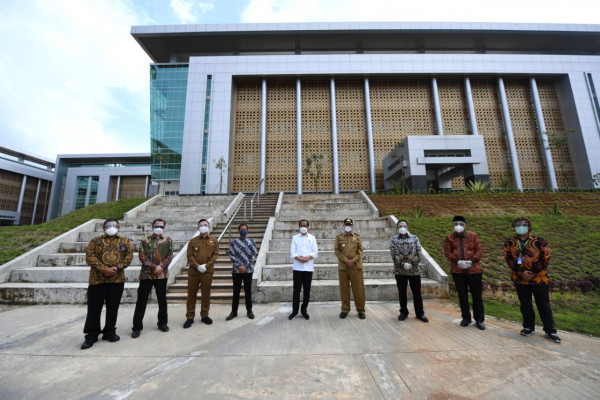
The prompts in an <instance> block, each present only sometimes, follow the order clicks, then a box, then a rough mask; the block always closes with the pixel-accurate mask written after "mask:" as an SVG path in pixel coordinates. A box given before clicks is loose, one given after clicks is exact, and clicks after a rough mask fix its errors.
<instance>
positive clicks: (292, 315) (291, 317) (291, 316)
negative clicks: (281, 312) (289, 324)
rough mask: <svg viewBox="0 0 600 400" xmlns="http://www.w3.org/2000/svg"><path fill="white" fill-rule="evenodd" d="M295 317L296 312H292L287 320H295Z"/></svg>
mask: <svg viewBox="0 0 600 400" xmlns="http://www.w3.org/2000/svg"><path fill="white" fill-rule="evenodd" d="M296 315H298V313H297V312H293V313H291V314H290V316H289V317H288V319H294V318H296Z"/></svg>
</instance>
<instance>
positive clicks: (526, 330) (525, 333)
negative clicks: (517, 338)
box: [520, 328, 535, 336]
mask: <svg viewBox="0 0 600 400" xmlns="http://www.w3.org/2000/svg"><path fill="white" fill-rule="evenodd" d="M533 332H535V329H531V328H523V329H521V332H520V333H521V336H531V335H533Z"/></svg>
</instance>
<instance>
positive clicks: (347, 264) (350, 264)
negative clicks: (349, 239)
mask: <svg viewBox="0 0 600 400" xmlns="http://www.w3.org/2000/svg"><path fill="white" fill-rule="evenodd" d="M346 267H348V268H352V267H354V260H346Z"/></svg>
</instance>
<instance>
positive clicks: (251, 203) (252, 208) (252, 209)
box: [244, 178, 265, 221]
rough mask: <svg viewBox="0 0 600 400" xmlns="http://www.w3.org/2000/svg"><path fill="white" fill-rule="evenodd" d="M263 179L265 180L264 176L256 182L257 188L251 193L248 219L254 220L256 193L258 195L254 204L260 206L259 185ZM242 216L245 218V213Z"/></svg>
mask: <svg viewBox="0 0 600 400" xmlns="http://www.w3.org/2000/svg"><path fill="white" fill-rule="evenodd" d="M264 181H265V178H263V179H261V180H260V182H259V183H258V188H257V189H256V192H254V194H253V195H252V199H251V200H250V221H254V197H256V195H258V201H257V203H256V205H257V206H258V207H260V187H261V185H262V183H263V182H264ZM244 210H245V208H244ZM244 218H246V214H245V213H244Z"/></svg>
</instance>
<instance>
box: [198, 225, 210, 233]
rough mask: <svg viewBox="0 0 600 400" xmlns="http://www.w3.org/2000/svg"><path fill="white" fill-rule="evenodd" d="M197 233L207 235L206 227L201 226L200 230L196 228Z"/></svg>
mask: <svg viewBox="0 0 600 400" xmlns="http://www.w3.org/2000/svg"><path fill="white" fill-rule="evenodd" d="M198 232H200V233H208V226H204V225H202V226H201V227H200V228H198Z"/></svg>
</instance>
